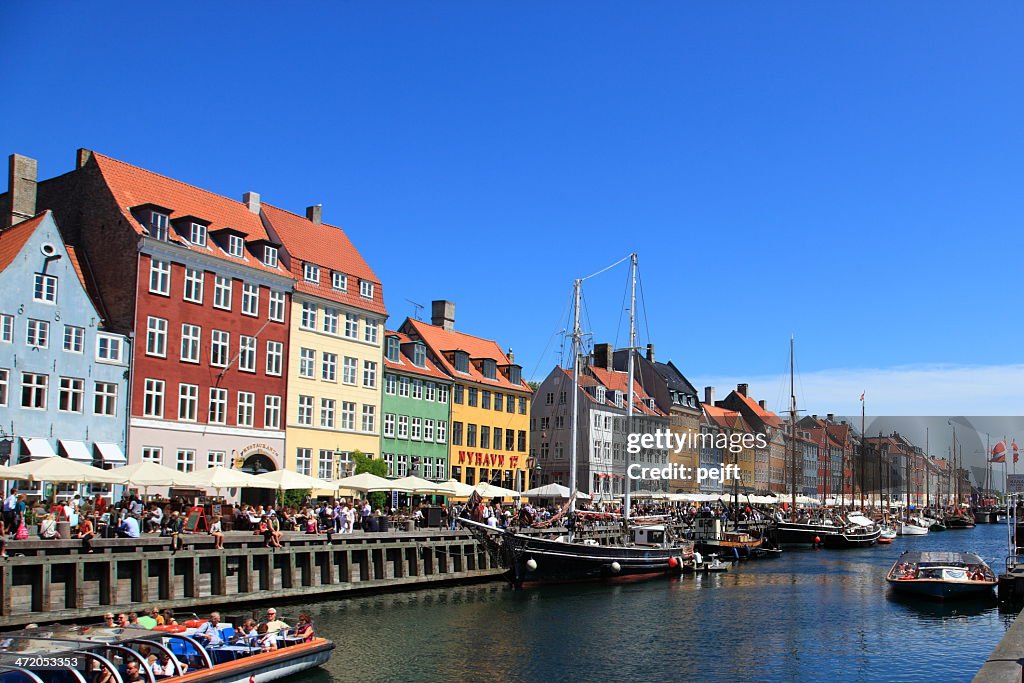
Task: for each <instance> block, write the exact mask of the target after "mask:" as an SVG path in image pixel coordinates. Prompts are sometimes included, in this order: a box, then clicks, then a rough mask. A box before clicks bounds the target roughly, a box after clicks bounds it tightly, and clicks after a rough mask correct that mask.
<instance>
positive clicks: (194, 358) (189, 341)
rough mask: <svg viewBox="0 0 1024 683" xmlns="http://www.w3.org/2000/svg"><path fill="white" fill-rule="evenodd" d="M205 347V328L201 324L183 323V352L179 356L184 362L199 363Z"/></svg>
mask: <svg viewBox="0 0 1024 683" xmlns="http://www.w3.org/2000/svg"><path fill="white" fill-rule="evenodd" d="M202 349H203V328H201V327H200V326H199V325H191V324H189V323H182V325H181V349H180V351H181V354H180V356H179V358H180V359H181V362H182V363H198V362H200V360H201V358H202V353H203V351H202Z"/></svg>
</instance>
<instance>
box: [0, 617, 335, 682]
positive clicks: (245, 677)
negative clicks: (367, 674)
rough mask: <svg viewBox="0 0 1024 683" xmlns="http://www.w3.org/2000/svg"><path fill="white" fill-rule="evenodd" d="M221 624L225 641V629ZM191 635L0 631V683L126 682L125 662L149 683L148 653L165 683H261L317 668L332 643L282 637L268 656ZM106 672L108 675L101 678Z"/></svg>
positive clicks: (254, 647) (138, 630)
mask: <svg viewBox="0 0 1024 683" xmlns="http://www.w3.org/2000/svg"><path fill="white" fill-rule="evenodd" d="M221 626H222V631H221V632H222V634H224V635H225V637H227V633H228V629H231V627H230V626H228V625H226V624H222V625H221ZM231 631H232V632H233V629H231ZM194 632H195V629H187V630H186V629H182V631H181V632H177V633H175V632H171V631H161V630H149V629H145V628H132V627H129V628H105V627H102V626H101V627H89V626H54V627H41V628H40V627H36V628H29V629H24V630H21V631H13V632H9V633H4V634H3V635H2V636H0V682H2V683H8V682H10V683H14V682H15V681H17V682H19V683H20V682H21V681H25V680H29V681H34V682H36V683H39V682H42V683H64V682H65V681H67V682H71V681H84V680H93V677H95V679H96V680H109V681H111V683H115V682H118V681H122V680H127V679H126V678H124V677H125V676H126V673H125V671H126V668H127V667H128V666H129V665H130V664H132V663H134V665H135V666H138V667H139V668H140V672H141V674H142V675H141V678H140V679H139V680H143V681H146V680H151V678H150V677H149V676H148V674H147V672H148V671H150V670H151V669H150V666H151V665H150V664H149V663H148V661H147V659H146V657H147V655H152V656H155V657H156V658H157V661H160V660H161V659H163V658H164V657H166V661H167V663H168V666H169V668H170V670H171V672H172V674H171V675H169V676H166V677H160V678H159V679H158V680H161V681H166V682H167V683H178V682H179V681H181V682H182V683H184V682H186V681H187V682H188V683H252V682H253V681H258V682H259V683H264V681H275V680H278V679H280V678H284V677H286V676H291V675H293V674H298V673H300V672H303V671H307V670H309V669H313V668H315V667H318V666H320V665H321V664H324V663H325V662H327V660H328V659H330V656H331V651H332V650H333V649H334V643H332V642H331V641H329V640H326V639H324V638H313V639H312V640H309V641H305V640H303V639H301V638H293V637H289V636H288V634H287V632H283V633H282V634H281V636H280V637H279V638H278V639H277V641H278V647H277V649H276V650H271V651H269V652H264V651H263V649H262V648H261V647H259V646H258V645H255V644H254V645H251V646H250V645H249V644H244V643H243V644H225V645H222V646H218V647H211V646H204V645H202V644H201V643H200V642H199V641H197V640H196V639H194V638H192V637H191V635H190V634H191V633H194ZM34 662H35V664H34ZM50 664H54V665H55V666H49V665H50ZM26 671H27V672H28V674H26V673H25V672H26ZM106 671H110V674H109V677H108V676H107V675H106V673H105V672H106Z"/></svg>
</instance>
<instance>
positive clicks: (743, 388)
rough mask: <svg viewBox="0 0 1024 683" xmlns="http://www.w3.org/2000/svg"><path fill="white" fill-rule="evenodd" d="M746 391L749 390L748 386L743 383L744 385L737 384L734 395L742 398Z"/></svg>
mask: <svg viewBox="0 0 1024 683" xmlns="http://www.w3.org/2000/svg"><path fill="white" fill-rule="evenodd" d="M748 389H750V385H749V384H746V383H744V384H737V385H736V393H737V394H742V395H743V396H746V395H747V390H748Z"/></svg>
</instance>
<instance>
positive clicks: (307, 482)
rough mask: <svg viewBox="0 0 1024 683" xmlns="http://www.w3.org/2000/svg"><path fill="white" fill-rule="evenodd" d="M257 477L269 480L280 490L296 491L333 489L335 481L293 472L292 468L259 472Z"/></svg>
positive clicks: (265, 480)
mask: <svg viewBox="0 0 1024 683" xmlns="http://www.w3.org/2000/svg"><path fill="white" fill-rule="evenodd" d="M256 479H259V480H260V481H263V482H269V483H270V484H272V485H273V487H274V488H276V489H278V490H280V491H295V490H300V489H321V490H323V489H333V488H334V483H333V482H329V481H324V480H323V479H317V478H316V477H311V476H309V475H308V474H301V473H299V472H293V471H292V470H274V471H272V472H264V473H263V474H257V475H256Z"/></svg>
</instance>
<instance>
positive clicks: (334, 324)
mask: <svg viewBox="0 0 1024 683" xmlns="http://www.w3.org/2000/svg"><path fill="white" fill-rule="evenodd" d="M324 332H326V333H327V334H338V309H336V308H326V307H325V308H324Z"/></svg>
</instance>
